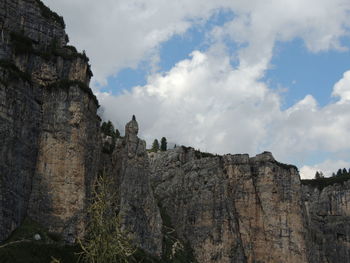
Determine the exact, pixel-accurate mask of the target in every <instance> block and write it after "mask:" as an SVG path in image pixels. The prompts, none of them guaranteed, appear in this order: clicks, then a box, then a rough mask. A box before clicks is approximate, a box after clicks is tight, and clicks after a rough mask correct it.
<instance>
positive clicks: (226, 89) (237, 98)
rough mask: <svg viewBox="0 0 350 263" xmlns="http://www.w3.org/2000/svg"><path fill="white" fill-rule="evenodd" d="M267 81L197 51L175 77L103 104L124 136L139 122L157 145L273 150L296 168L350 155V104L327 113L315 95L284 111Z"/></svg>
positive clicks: (155, 79)
mask: <svg viewBox="0 0 350 263" xmlns="http://www.w3.org/2000/svg"><path fill="white" fill-rule="evenodd" d="M345 77H346V75H345ZM259 79H260V70H259V69H257V68H254V67H253V68H237V69H235V68H233V67H232V66H231V65H230V63H229V55H228V54H226V55H224V54H222V55H221V56H218V55H217V54H216V53H211V52H210V51H209V52H208V53H201V52H199V51H196V52H193V54H192V57H191V58H190V59H187V60H184V61H181V62H179V63H178V64H177V65H176V66H175V67H174V68H172V69H171V70H170V71H169V72H168V73H166V74H155V75H152V76H150V77H149V79H148V84H147V85H146V86H144V87H140V86H139V87H135V88H134V89H133V90H132V91H130V92H125V93H124V94H123V95H120V96H113V95H110V94H106V93H104V94H103V93H102V94H101V93H99V94H98V97H99V99H100V101H101V103H102V105H104V107H105V112H104V116H105V117H106V119H111V120H113V121H114V122H115V123H117V124H118V126H119V127H118V128H122V127H123V125H124V123H126V122H127V121H128V120H129V119H130V116H131V115H132V114H136V116H137V118H138V120H139V122H140V126H141V136H142V137H144V138H145V139H146V140H147V141H148V143H149V145H150V143H151V142H152V140H153V139H154V138H160V137H162V136H166V137H167V138H168V141H171V142H174V143H177V144H184V145H191V146H194V147H196V148H200V149H201V150H204V151H211V152H216V153H228V152H231V153H240V152H248V153H249V154H251V155H253V154H256V153H259V152H261V151H263V150H270V151H272V152H273V153H274V155H275V157H276V158H277V159H279V160H281V161H284V162H292V163H296V164H302V163H304V160H305V159H307V158H308V157H310V155H311V154H315V153H317V152H331V153H333V154H334V153H338V152H341V151H347V150H349V149H350V141H349V140H348V133H349V130H350V101H349V102H348V103H345V102H344V103H338V102H335V103H331V104H328V105H326V106H324V107H319V106H318V104H317V101H316V100H315V99H314V98H313V97H312V96H311V95H308V96H306V97H305V98H304V99H303V100H301V101H299V102H298V103H296V104H295V105H293V106H292V107H290V108H288V109H287V110H284V111H282V110H281V108H280V101H281V98H280V97H279V94H278V93H275V92H273V91H272V90H270V89H269V88H268V87H267V85H266V84H265V83H264V82H262V81H261V80H259ZM340 82H341V81H340ZM337 87H338V86H337V85H335V87H334V90H336V89H337Z"/></svg>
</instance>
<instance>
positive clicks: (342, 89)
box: [332, 71, 350, 103]
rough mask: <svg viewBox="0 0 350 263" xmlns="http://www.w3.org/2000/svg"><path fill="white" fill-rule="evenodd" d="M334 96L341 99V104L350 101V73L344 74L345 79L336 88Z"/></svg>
mask: <svg viewBox="0 0 350 263" xmlns="http://www.w3.org/2000/svg"><path fill="white" fill-rule="evenodd" d="M332 95H333V96H334V97H339V98H340V100H339V103H346V102H349V101H350V71H347V72H345V73H344V75H343V78H342V79H341V80H339V81H338V82H337V83H336V84H335V86H334V90H333V93H332Z"/></svg>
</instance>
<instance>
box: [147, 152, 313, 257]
mask: <svg viewBox="0 0 350 263" xmlns="http://www.w3.org/2000/svg"><path fill="white" fill-rule="evenodd" d="M151 172H152V175H151V178H152V185H153V187H154V193H155V196H156V198H157V199H158V200H159V201H160V202H161V206H162V207H163V208H164V209H165V210H166V213H167V214H168V215H169V217H170V218H171V223H172V224H173V225H174V228H175V229H176V232H177V234H178V236H179V237H180V238H181V239H182V240H183V241H186V242H189V244H190V245H191V247H192V248H193V249H194V252H195V255H196V258H197V260H198V262H308V260H307V249H306V236H307V233H306V229H305V225H306V224H305V222H304V210H303V205H302V201H301V191H300V182H299V180H300V179H299V175H298V172H297V170H296V168H295V167H293V166H287V165H282V164H279V163H277V162H276V161H275V160H274V159H273V157H272V155H271V154H270V153H264V154H261V155H258V156H256V157H253V158H249V156H248V155H224V156H222V157H221V156H217V157H207V158H199V159H198V158H197V157H196V153H195V151H194V150H193V149H186V148H182V147H180V148H176V149H175V150H170V151H167V152H165V153H160V154H156V155H153V158H152V159H151Z"/></svg>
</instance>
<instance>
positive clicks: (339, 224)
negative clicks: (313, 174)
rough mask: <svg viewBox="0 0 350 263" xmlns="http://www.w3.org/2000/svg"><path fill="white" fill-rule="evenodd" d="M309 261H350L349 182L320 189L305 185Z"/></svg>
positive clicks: (321, 262) (346, 262) (345, 262)
mask: <svg viewBox="0 0 350 263" xmlns="http://www.w3.org/2000/svg"><path fill="white" fill-rule="evenodd" d="M302 190H303V199H304V202H305V206H306V211H307V219H308V229H309V232H310V240H309V243H310V246H311V248H312V251H311V260H310V262H315V263H316V262H320V263H326V262H344V263H348V262H350V181H347V182H345V183H344V184H343V185H339V184H336V185H331V186H328V187H325V188H323V190H319V189H318V188H314V187H312V186H305V185H304V186H303V188H302Z"/></svg>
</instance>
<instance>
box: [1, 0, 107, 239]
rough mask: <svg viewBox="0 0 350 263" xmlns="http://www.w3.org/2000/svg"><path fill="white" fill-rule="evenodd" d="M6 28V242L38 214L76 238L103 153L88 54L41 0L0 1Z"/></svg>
mask: <svg viewBox="0 0 350 263" xmlns="http://www.w3.org/2000/svg"><path fill="white" fill-rule="evenodd" d="M0 30H1V32H0V94H1V96H0V141H1V147H0V154H1V155H0V157H1V159H0V241H2V240H4V239H6V238H7V237H8V236H9V234H10V233H11V232H12V231H13V230H14V229H15V228H16V227H18V225H19V224H20V223H21V221H22V220H23V218H24V217H25V216H26V215H30V216H32V217H33V218H35V219H36V220H37V221H39V222H40V223H42V224H43V225H45V226H47V227H48V228H49V229H50V231H52V232H57V233H60V234H62V235H63V238H64V239H65V240H66V241H69V242H72V241H74V240H75V238H76V237H77V236H79V235H78V233H82V231H81V229H82V221H81V215H80V212H81V210H82V209H83V208H84V204H85V202H86V200H87V198H88V195H89V193H90V189H89V187H90V185H91V181H92V180H93V178H94V176H95V175H96V171H97V167H98V164H97V162H98V159H99V152H100V150H99V149H100V136H99V123H100V120H99V117H97V115H96V110H97V107H98V102H97V100H96V97H95V96H94V95H93V94H92V91H91V90H90V88H89V87H88V84H89V81H90V78H91V76H92V73H91V71H90V66H89V64H88V58H87V57H86V55H85V54H80V53H78V52H77V51H76V49H75V48H74V47H72V46H68V45H67V41H68V37H67V35H66V33H65V31H64V21H63V18H62V17H60V16H58V15H57V14H56V13H54V12H52V11H51V10H49V9H48V8H47V7H46V6H44V5H43V3H42V2H41V1H40V0H13V1H7V0H0ZM29 200H30V202H29ZM29 203H30V205H29ZM78 218H79V219H78Z"/></svg>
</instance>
